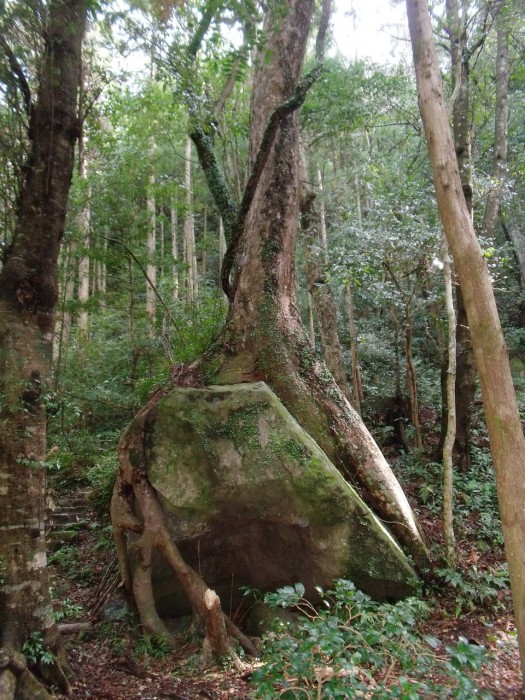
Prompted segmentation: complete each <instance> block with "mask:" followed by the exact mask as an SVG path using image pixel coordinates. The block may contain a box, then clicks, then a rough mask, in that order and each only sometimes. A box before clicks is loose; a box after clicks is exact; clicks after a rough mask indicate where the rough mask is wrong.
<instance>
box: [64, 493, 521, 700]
mask: <svg viewBox="0 0 525 700" xmlns="http://www.w3.org/2000/svg"><path fill="white" fill-rule="evenodd" d="M77 499H78V497H77V496H76V494H74V493H73V494H69V495H68V496H66V497H65V498H64V497H62V496H61V497H60V499H59V500H60V503H61V504H62V505H61V507H62V506H65V507H66V508H67V507H68V504H70V503H74V502H75V501H76V500H77ZM80 500H81V501H82V504H83V506H82V507H81V509H80V512H78V513H77V514H76V517H78V519H79V520H80V521H82V527H81V529H80V530H79V532H78V534H77V537H78V539H77V541H76V542H75V544H74V546H73V547H70V545H68V543H67V542H66V543H64V544H63V545H62V547H60V546H59V547H58V549H57V550H56V552H55V556H53V562H54V563H53V564H52V566H51V573H52V585H53V587H54V590H55V601H56V608H57V609H58V610H59V611H64V610H72V611H73V612H75V613H76V616H73V617H67V618H64V620H63V621H64V622H68V623H69V622H73V621H75V620H76V621H86V620H87V619H88V618H89V613H90V611H91V610H96V609H97V608H98V607H99V605H98V603H99V599H100V596H101V594H102V595H103V596H104V595H105V591H106V590H107V588H104V586H102V593H101V583H102V582H103V581H104V579H106V580H107V578H108V571H111V570H112V562H113V557H114V554H113V549H112V545H111V539H110V537H109V531H108V526H107V524H105V523H100V521H99V520H98V519H97V518H96V517H95V514H94V513H93V512H92V511H91V509H90V508H89V503H88V501H87V500H86V498H85V494H82V495H81V498H80ZM77 522H78V521H77ZM423 522H424V524H425V526H426V529H427V536H428V537H429V539H430V540H432V539H435V537H434V535H433V533H435V532H436V531H437V530H438V529H439V523H438V522H437V521H434V520H431V519H428V518H423ZM464 546H465V549H464V551H463V560H464V561H465V562H466V561H467V560H468V557H467V553H468V552H469V549H468V548H469V546H470V545H469V543H464ZM71 551H73V552H74V553H75V557H73V556H71V554H70V552H71ZM477 565H478V566H481V565H483V561H482V559H481V560H478V561H477ZM465 566H467V565H465ZM443 593H444V594H446V595H444V596H443V597H441V598H439V599H438V600H437V601H436V610H435V612H434V614H433V615H432V617H431V618H430V619H428V620H427V621H425V623H424V624H423V630H422V631H423V632H424V633H429V634H432V635H433V636H436V637H439V638H440V640H441V641H442V642H443V643H444V644H448V643H449V642H451V641H457V639H458V637H459V636H460V635H461V636H464V637H466V638H467V639H469V640H471V641H472V642H475V643H478V644H482V645H484V646H485V647H486V648H487V649H488V651H489V654H490V661H489V663H488V664H487V665H486V666H485V667H484V668H483V670H482V671H481V672H480V673H479V674H478V675H477V676H476V679H477V682H478V686H479V688H485V689H488V690H490V691H491V692H492V694H493V697H494V698H495V700H518V698H519V697H520V695H519V692H520V678H519V657H518V652H517V645H516V637H515V634H514V629H513V624H512V616H511V614H510V613H509V611H508V610H506V609H505V604H506V601H507V599H508V595H507V594H506V593H505V592H502V597H501V599H500V601H499V606H500V607H501V608H502V609H501V610H500V611H499V612H498V613H495V612H494V611H493V610H492V609H491V608H490V607H485V608H481V609H475V610H473V611H472V612H470V613H469V614H468V615H464V616H462V617H461V618H459V619H458V618H456V617H455V616H454V614H453V611H454V607H455V600H454V597H453V595H451V594H450V592H448V593H447V592H446V591H444V592H443ZM75 606H82V607H81V608H79V609H75ZM123 612H124V610H123V607H122V603H121V601H120V598H119V597H118V595H117V594H114V595H113V597H112V598H110V599H109V600H108V601H106V602H105V603H104V606H103V610H102V611H101V613H100V616H99V617H98V619H97V620H96V621H95V622H94V626H93V628H92V629H90V630H87V631H83V632H80V633H77V634H74V635H69V636H68V641H69V649H70V662H71V667H72V671H73V672H74V679H73V698H75V700H81V699H83V698H90V699H91V700H135V699H137V700H166V699H168V700H169V699H172V700H193V699H195V700H200V699H201V698H203V699H208V700H226V699H227V698H233V699H235V700H253V698H254V695H255V689H254V687H253V686H252V685H251V684H250V682H249V677H250V671H249V669H248V671H247V672H246V673H245V674H240V673H237V672H234V671H232V670H231V669H219V670H217V669H215V670H212V671H209V672H202V671H201V670H200V669H199V667H198V663H197V660H196V658H195V656H194V654H195V653H196V652H197V651H198V649H199V648H200V644H198V643H194V642H193V641H192V640H191V639H186V640H184V641H181V644H180V647H179V649H178V651H177V653H175V654H170V655H168V656H166V657H165V658H163V659H159V660H157V659H154V658H152V657H151V656H140V655H139V654H138V651H140V644H141V637H140V630H139V629H138V627H137V626H136V623H135V622H134V621H133V620H131V619H129V618H128V617H122V613H123ZM392 682H393V683H394V684H395V673H394V674H393V675H392ZM57 698H61V696H57ZM61 700H63V698H61Z"/></svg>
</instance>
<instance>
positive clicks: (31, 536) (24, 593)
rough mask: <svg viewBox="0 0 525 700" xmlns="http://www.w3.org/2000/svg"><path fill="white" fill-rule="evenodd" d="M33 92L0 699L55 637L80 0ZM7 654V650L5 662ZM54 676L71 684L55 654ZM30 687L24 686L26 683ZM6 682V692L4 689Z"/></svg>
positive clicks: (14, 363)
mask: <svg viewBox="0 0 525 700" xmlns="http://www.w3.org/2000/svg"><path fill="white" fill-rule="evenodd" d="M47 10H48V15H47V24H46V26H45V52H44V56H43V59H42V63H41V65H40V67H39V86H38V94H37V96H36V100H35V101H34V103H33V102H32V101H31V103H30V104H29V105H28V112H29V140H30V152H29V156H28V160H27V162H26V164H25V168H24V180H23V182H22V185H21V190H20V193H19V197H18V202H17V212H16V214H17V221H16V227H15V231H14V237H13V241H12V245H11V246H10V248H9V250H8V252H7V256H6V259H5V264H4V267H3V269H2V271H1V273H0V393H1V395H2V404H1V407H0V422H1V425H2V430H1V431H0V477H1V479H2V488H1V489H0V572H1V573H0V647H2V657H3V658H2V665H1V669H2V670H1V671H0V680H1V682H2V684H7V685H4V686H3V687H4V690H5V688H6V687H9V688H11V690H10V691H9V692H8V693H7V694H4V695H3V696H2V697H3V698H10V697H13V696H14V694H15V693H16V697H17V698H22V699H23V698H34V697H41V695H39V694H38V693H40V692H41V690H38V691H37V690H35V687H34V685H33V686H30V680H29V679H30V678H33V677H32V676H31V674H29V671H27V670H24V669H23V664H21V663H20V658H19V657H18V656H17V651H18V652H19V651H20V650H21V648H22V646H23V644H24V642H25V641H26V640H27V638H28V636H30V635H34V634H42V636H43V639H44V642H45V643H46V644H47V645H48V646H49V647H50V648H51V649H53V650H56V649H57V648H58V646H59V643H58V642H59V639H58V634H57V629H56V625H55V624H54V622H53V616H52V610H51V601H50V596H49V588H48V579H47V567H46V544H45V536H44V496H45V492H44V490H45V472H44V461H45V455H46V394H47V392H48V390H49V388H50V381H51V358H52V343H53V330H54V321H55V317H54V312H55V305H56V302H57V287H58V280H57V259H58V253H59V247H60V240H61V237H62V234H63V231H64V221H65V215H66V207H67V200H68V194H69V189H70V184H71V176H72V170H73V154H74V145H75V141H76V138H77V135H78V120H77V93H78V87H79V76H80V54H81V42H82V36H83V32H84V25H85V19H86V2H85V0H52V1H51V2H50V3H49V4H48V8H47ZM6 658H7V659H8V661H7V663H6V662H5V661H6ZM52 669H53V674H50V675H54V678H53V682H54V683H55V684H56V683H60V685H61V687H62V688H63V690H64V691H66V692H67V691H68V689H69V684H68V683H67V680H66V679H65V676H64V674H63V673H62V672H61V671H60V665H59V664H58V662H56V663H54V664H52ZM28 688H30V689H28ZM11 691H12V694H10V693H11Z"/></svg>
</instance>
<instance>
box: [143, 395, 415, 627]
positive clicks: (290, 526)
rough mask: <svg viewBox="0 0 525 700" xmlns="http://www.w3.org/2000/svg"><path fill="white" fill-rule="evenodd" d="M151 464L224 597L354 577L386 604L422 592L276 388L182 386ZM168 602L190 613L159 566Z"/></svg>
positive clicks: (150, 442)
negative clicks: (245, 588)
mask: <svg viewBox="0 0 525 700" xmlns="http://www.w3.org/2000/svg"><path fill="white" fill-rule="evenodd" d="M145 439H146V462H147V465H148V476H149V479H150V482H151V484H152V485H153V486H154V487H155V489H156V490H157V492H158V493H159V495H160V497H161V500H162V503H163V507H164V509H165V512H166V514H167V518H168V523H169V527H170V530H171V532H172V535H173V537H174V539H175V540H176V541H177V543H178V545H179V547H180V549H181V551H182V553H183V555H184V556H185V558H186V560H187V561H188V563H190V564H191V565H192V566H193V567H194V568H196V569H197V570H198V571H199V572H200V573H201V575H202V576H203V578H204V580H205V581H206V582H207V583H208V585H210V586H212V587H213V588H215V589H216V590H217V592H218V593H219V595H221V598H222V603H223V606H224V608H225V610H228V608H229V602H230V600H234V599H236V598H237V593H238V591H239V588H240V587H241V586H246V585H249V586H253V587H256V588H261V589H266V590H268V589H275V588H277V587H279V586H282V585H285V584H289V583H294V582H297V581H301V582H302V583H303V584H304V586H305V588H306V591H307V595H310V596H312V597H315V587H316V586H322V587H326V586H329V585H330V584H331V582H332V581H333V580H334V579H336V578H341V577H345V578H349V579H351V580H353V581H354V582H355V583H356V585H358V586H359V587H360V588H362V589H363V590H364V591H366V592H368V593H370V594H371V595H373V596H375V597H380V598H386V599H397V598H399V597H402V596H404V595H407V594H409V593H411V592H412V590H413V586H414V581H415V578H416V576H415V573H414V571H413V569H412V567H411V566H410V564H409V563H408V561H407V559H406V557H405V556H404V554H403V552H402V551H401V549H400V548H399V546H398V544H397V543H396V542H395V540H394V539H393V538H392V536H391V534H390V533H389V532H388V531H387V529H386V528H385V527H384V526H383V525H382V523H381V522H379V520H378V519H377V518H376V517H375V516H374V514H373V513H372V512H371V511H370V509H369V508H368V507H367V506H366V505H365V504H364V503H363V501H362V500H361V499H360V497H359V496H358V495H357V493H356V492H355V490H354V489H353V488H352V487H351V486H350V485H349V484H348V483H347V482H346V481H345V480H344V478H343V477H342V476H341V474H340V473H339V472H338V471H337V469H336V468H335V467H334V466H333V464H332V463H331V462H330V461H329V459H328V458H327V457H326V455H325V454H324V453H323V452H322V451H321V450H320V448H319V447H318V446H317V444H316V443H315V442H314V441H313V440H312V438H311V437H310V436H309V435H308V434H307V433H305V432H304V430H303V429H302V428H301V426H300V425H299V424H298V423H297V422H296V421H295V419H294V418H293V417H292V416H291V415H290V414H289V413H288V411H287V410H286V409H285V408H284V406H283V405H282V403H281V402H280V401H279V399H278V398H277V397H276V396H275V394H274V393H273V392H272V391H271V390H270V389H269V388H268V387H267V386H266V385H265V384H264V383H257V384H235V385H228V386H212V387H207V388H206V389H187V388H186V389H175V390H174V391H172V392H171V393H170V394H168V395H167V396H165V397H164V398H162V399H161V400H160V401H159V402H158V404H157V405H156V407H155V409H154V410H153V412H152V413H151V415H150V417H149V419H148V424H147V426H146V436H145ZM155 568H156V571H155V575H154V580H155V586H156V599H157V605H158V607H159V611H161V612H164V613H165V614H168V613H173V612H176V611H180V610H181V609H183V607H184V606H182V607H181V605H180V601H179V600H177V599H176V598H177V596H175V597H174V588H173V580H172V579H171V578H170V577H169V576H168V575H167V571H165V570H164V569H163V566H162V565H161V564H160V563H157V564H156V565H155Z"/></svg>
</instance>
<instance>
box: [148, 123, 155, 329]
mask: <svg viewBox="0 0 525 700" xmlns="http://www.w3.org/2000/svg"><path fill="white" fill-rule="evenodd" d="M155 150H156V148H155V139H154V137H153V136H152V137H151V138H150V143H149V152H148V156H149V158H150V161H153V157H154V155H155ZM149 167H150V172H149V174H148V190H147V194H146V210H147V212H148V223H147V227H148V229H147V236H146V250H147V263H146V276H147V280H146V316H147V318H148V336H149V337H150V339H152V338H154V337H155V334H156V313H157V296H156V289H157V264H156V260H155V258H156V250H157V212H156V202H155V191H154V190H155V172H154V169H153V162H150V164H149Z"/></svg>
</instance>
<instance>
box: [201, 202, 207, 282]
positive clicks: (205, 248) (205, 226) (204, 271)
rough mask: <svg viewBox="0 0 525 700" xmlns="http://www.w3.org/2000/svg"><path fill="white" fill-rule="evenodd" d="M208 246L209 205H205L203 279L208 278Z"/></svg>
mask: <svg viewBox="0 0 525 700" xmlns="http://www.w3.org/2000/svg"><path fill="white" fill-rule="evenodd" d="M207 246H208V207H207V206H206V205H204V217H203V223H202V264H201V270H202V279H203V280H205V279H206V272H207V270H206V263H207V258H208V251H207Z"/></svg>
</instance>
